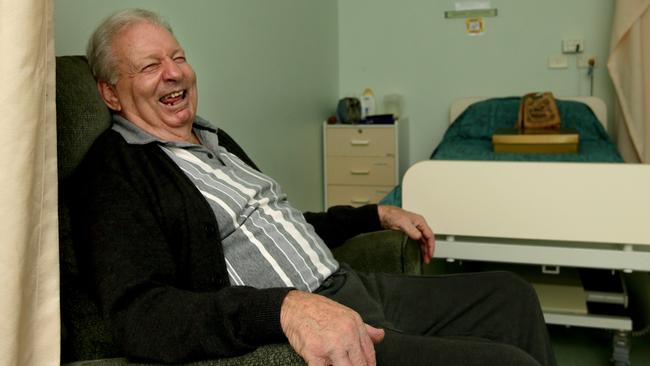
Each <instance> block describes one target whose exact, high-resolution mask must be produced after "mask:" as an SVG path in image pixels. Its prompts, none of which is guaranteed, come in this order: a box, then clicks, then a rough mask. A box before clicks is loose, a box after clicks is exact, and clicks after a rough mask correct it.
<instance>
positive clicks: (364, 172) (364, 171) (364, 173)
mask: <svg viewBox="0 0 650 366" xmlns="http://www.w3.org/2000/svg"><path fill="white" fill-rule="evenodd" d="M350 174H352V175H368V174H370V170H350Z"/></svg>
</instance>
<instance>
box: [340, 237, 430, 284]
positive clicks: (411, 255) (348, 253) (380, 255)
mask: <svg viewBox="0 0 650 366" xmlns="http://www.w3.org/2000/svg"><path fill="white" fill-rule="evenodd" d="M333 252H334V256H335V257H336V259H338V260H339V261H342V262H345V263H347V264H349V265H350V266H351V267H352V268H354V269H356V270H357V271H361V272H384V273H403V274H422V270H423V268H422V258H421V254H420V247H419V245H418V243H417V242H415V241H414V240H411V239H410V238H409V237H408V236H407V235H406V234H405V233H403V232H401V231H394V230H383V231H375V232H371V233H366V234H361V235H358V236H355V237H354V238H352V239H349V240H348V241H346V242H345V243H343V245H341V246H340V247H338V248H334V250H333Z"/></svg>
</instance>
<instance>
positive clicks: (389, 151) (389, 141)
mask: <svg viewBox="0 0 650 366" xmlns="http://www.w3.org/2000/svg"><path fill="white" fill-rule="evenodd" d="M326 134H327V135H326V151H327V155H330V156H394V155H395V129H394V128H393V127H392V126H389V127H358V128H327V129H326Z"/></svg>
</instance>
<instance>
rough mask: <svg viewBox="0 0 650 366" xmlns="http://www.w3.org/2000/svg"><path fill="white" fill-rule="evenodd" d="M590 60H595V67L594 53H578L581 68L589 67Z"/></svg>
mask: <svg viewBox="0 0 650 366" xmlns="http://www.w3.org/2000/svg"><path fill="white" fill-rule="evenodd" d="M589 60H594V67H595V66H596V57H595V56H594V55H589V54H583V55H578V68H580V69H586V68H588V67H589Z"/></svg>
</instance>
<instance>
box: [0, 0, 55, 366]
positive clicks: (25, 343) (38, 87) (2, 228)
mask: <svg viewBox="0 0 650 366" xmlns="http://www.w3.org/2000/svg"><path fill="white" fill-rule="evenodd" d="M0 40H2V41H0V54H1V55H2V56H0V89H1V90H0V116H2V117H0V177H2V182H1V183H0V205H1V206H0V207H2V209H1V211H0V243H1V245H0V284H2V287H0V317H1V320H0V365H3V366H4V365H7V366H10V365H19V366H25V365H38V366H41V365H58V364H59V353H60V350H59V343H60V322H59V269H58V268H59V266H58V225H57V224H58V223H57V220H58V217H57V178H56V112H55V102H54V93H55V88H54V82H55V78H54V33H53V0H0Z"/></svg>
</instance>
